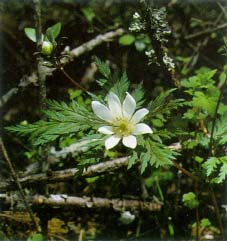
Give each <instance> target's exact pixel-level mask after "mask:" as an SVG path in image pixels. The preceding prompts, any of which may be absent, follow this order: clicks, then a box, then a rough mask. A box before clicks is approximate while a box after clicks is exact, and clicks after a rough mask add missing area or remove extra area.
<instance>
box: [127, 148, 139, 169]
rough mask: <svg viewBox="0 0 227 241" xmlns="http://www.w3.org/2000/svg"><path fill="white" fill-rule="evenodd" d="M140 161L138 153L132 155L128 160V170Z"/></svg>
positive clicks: (134, 152)
mask: <svg viewBox="0 0 227 241" xmlns="http://www.w3.org/2000/svg"><path fill="white" fill-rule="evenodd" d="M137 160H138V156H137V152H136V151H133V152H132V155H131V156H130V157H129V159H128V169H130V168H131V167H132V166H133V165H134V164H135V163H136V161H137Z"/></svg>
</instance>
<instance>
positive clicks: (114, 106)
mask: <svg viewBox="0 0 227 241" xmlns="http://www.w3.org/2000/svg"><path fill="white" fill-rule="evenodd" d="M107 102H108V106H109V109H110V111H111V112H112V114H113V116H114V117H122V107H121V102H120V100H119V98H118V96H117V95H115V94H114V93H113V92H110V93H109V95H108V96H107Z"/></svg>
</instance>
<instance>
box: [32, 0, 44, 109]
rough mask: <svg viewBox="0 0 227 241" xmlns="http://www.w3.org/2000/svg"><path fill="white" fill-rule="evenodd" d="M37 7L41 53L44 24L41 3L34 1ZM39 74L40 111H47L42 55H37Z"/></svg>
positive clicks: (38, 46)
mask: <svg viewBox="0 0 227 241" xmlns="http://www.w3.org/2000/svg"><path fill="white" fill-rule="evenodd" d="M34 5H35V15H34V18H35V26H36V46H37V51H38V53H40V51H41V48H42V23H41V1H40V0H34ZM37 74H38V83H39V103H40V110H41V111H42V110H44V109H46V97H47V89H46V74H45V71H44V68H43V59H42V56H41V55H40V54H37Z"/></svg>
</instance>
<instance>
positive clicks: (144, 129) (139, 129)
mask: <svg viewBox="0 0 227 241" xmlns="http://www.w3.org/2000/svg"><path fill="white" fill-rule="evenodd" d="M146 133H150V134H151V133H153V131H152V130H151V128H150V126H148V125H147V124H144V123H140V124H136V125H135V128H134V130H133V132H132V134H133V135H141V134H146Z"/></svg>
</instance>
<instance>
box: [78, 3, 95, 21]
mask: <svg viewBox="0 0 227 241" xmlns="http://www.w3.org/2000/svg"><path fill="white" fill-rule="evenodd" d="M81 11H82V13H83V15H84V16H85V18H86V20H87V21H88V22H89V23H91V22H92V20H93V18H94V17H95V12H94V10H93V9H92V8H90V7H83V8H81Z"/></svg>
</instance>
